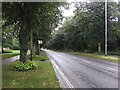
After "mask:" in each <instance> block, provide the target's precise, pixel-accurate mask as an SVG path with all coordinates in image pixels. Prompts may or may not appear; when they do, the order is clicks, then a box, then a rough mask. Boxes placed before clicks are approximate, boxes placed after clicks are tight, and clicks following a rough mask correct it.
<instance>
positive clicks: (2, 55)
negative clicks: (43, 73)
mask: <svg viewBox="0 0 120 90" xmlns="http://www.w3.org/2000/svg"><path fill="white" fill-rule="evenodd" d="M11 51H12V53H3V54H0V57H2V60H4V59H6V58H9V57H13V56H16V55H19V54H20V50H11Z"/></svg>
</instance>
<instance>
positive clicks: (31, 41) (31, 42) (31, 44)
mask: <svg viewBox="0 0 120 90" xmlns="http://www.w3.org/2000/svg"><path fill="white" fill-rule="evenodd" d="M32 49H33V37H32V29H31V32H30V60H31V61H32V54H33V53H32Z"/></svg>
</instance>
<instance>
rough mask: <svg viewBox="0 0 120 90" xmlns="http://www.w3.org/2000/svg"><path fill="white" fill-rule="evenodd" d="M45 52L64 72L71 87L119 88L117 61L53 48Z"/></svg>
mask: <svg viewBox="0 0 120 90" xmlns="http://www.w3.org/2000/svg"><path fill="white" fill-rule="evenodd" d="M45 52H46V53H47V55H48V56H49V57H50V58H52V60H53V61H54V62H55V63H56V65H57V68H58V69H60V70H61V71H60V72H62V73H63V74H64V75H63V77H65V79H64V81H65V80H66V81H67V82H68V86H69V87H70V86H71V87H74V88H118V63H117V62H113V61H108V60H101V59H96V58H90V57H85V56H80V55H73V54H69V53H63V52H57V51H52V50H45ZM62 73H60V74H61V75H62ZM64 81H63V82H64Z"/></svg>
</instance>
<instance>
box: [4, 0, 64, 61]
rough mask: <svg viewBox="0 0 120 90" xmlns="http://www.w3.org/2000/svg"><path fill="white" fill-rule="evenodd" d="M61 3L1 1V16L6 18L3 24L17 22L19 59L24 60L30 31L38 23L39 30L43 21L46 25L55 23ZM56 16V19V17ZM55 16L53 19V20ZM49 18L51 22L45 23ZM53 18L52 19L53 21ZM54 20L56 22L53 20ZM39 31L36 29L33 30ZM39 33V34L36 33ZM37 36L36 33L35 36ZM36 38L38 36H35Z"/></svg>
mask: <svg viewBox="0 0 120 90" xmlns="http://www.w3.org/2000/svg"><path fill="white" fill-rule="evenodd" d="M61 4H62V3H59V2H58V3H54V2H49V3H45V2H41V3H28V2H18V3H12V2H11V3H6V2H4V3H3V18H4V19H5V20H6V23H5V24H4V25H3V27H4V26H8V25H15V24H17V25H18V26H19V27H18V29H20V30H19V43H20V61H21V62H23V63H25V62H26V54H27V50H28V48H29V38H30V31H31V30H32V31H33V30H35V29H36V26H37V28H38V27H39V25H40V26H41V27H39V30H40V31H41V29H43V28H42V26H44V27H45V25H42V24H43V23H41V22H45V24H46V25H53V22H54V26H55V25H56V24H57V19H58V17H60V14H59V9H58V7H59V6H60V5H61ZM49 16H51V17H52V16H55V17H53V18H49ZM56 17H57V19H56ZM45 18H46V19H45ZM54 18H55V20H54ZM48 20H51V23H49V24H47V23H48V22H49V21H48ZM53 20H54V21H53ZM55 21H56V22H55ZM46 29H47V28H46ZM36 32H39V31H38V29H37V30H35V33H34V34H35V35H36ZM38 35H39V34H38ZM37 37H38V36H37V35H36V38H37ZM37 39H38V38H37Z"/></svg>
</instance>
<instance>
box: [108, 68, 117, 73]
mask: <svg viewBox="0 0 120 90" xmlns="http://www.w3.org/2000/svg"><path fill="white" fill-rule="evenodd" d="M108 69H110V70H114V71H117V72H118V69H113V68H110V67H108Z"/></svg>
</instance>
